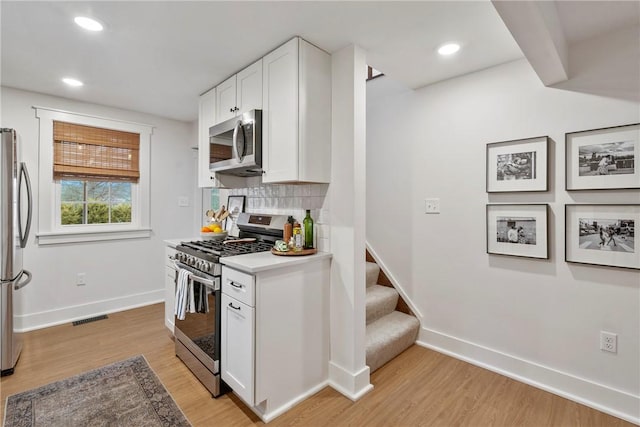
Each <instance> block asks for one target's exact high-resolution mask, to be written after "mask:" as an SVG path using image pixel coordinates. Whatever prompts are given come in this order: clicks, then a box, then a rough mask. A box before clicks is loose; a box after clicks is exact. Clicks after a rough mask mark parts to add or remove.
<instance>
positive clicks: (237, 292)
mask: <svg viewBox="0 0 640 427" xmlns="http://www.w3.org/2000/svg"><path fill="white" fill-rule="evenodd" d="M264 256H273V255H271V254H263V255H260V254H251V255H241V256H238V257H230V258H229V259H232V258H236V259H242V258H243V257H246V259H248V260H251V259H252V257H254V258H253V259H258V258H260V257H264ZM279 258H285V257H279ZM287 258H299V257H287ZM221 262H222V263H223V264H224V263H225V258H221ZM287 262H289V261H287ZM234 267H236V265H234ZM239 268H240V267H236V268H231V267H229V266H227V265H223V266H222V301H221V303H222V319H221V326H222V331H221V347H222V348H221V357H220V364H221V372H222V374H221V375H222V379H223V380H224V381H225V382H226V383H227V384H228V385H229V386H230V387H231V388H232V389H233V391H234V392H235V393H236V394H237V395H238V396H239V397H240V398H241V399H242V400H243V401H244V402H245V403H246V404H247V405H248V406H249V407H250V408H251V409H252V410H253V411H254V412H255V413H256V414H257V415H258V416H259V417H260V418H261V419H262V420H263V421H264V422H268V421H270V420H271V419H273V418H275V417H276V416H278V415H280V414H282V413H284V412H285V411H287V410H288V409H290V408H291V407H292V406H294V405H295V404H297V403H299V402H301V401H302V400H304V399H306V398H307V397H309V396H311V395H312V394H314V393H317V392H318V391H319V390H321V389H322V388H323V387H325V386H326V385H327V382H328V365H329V280H330V279H329V269H330V256H329V255H326V256H324V257H323V256H319V257H317V258H311V257H310V258H309V259H308V261H306V262H302V263H300V262H299V260H298V261H297V262H294V261H290V264H286V265H283V266H278V267H276V268H269V269H266V270H261V271H257V272H255V273H253V274H251V273H250V268H248V271H240V269H239Z"/></svg>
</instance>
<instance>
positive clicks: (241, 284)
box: [222, 266, 256, 307]
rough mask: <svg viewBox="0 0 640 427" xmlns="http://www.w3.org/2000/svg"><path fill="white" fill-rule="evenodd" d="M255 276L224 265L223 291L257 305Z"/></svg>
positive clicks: (244, 301) (242, 300)
mask: <svg viewBox="0 0 640 427" xmlns="http://www.w3.org/2000/svg"><path fill="white" fill-rule="evenodd" d="M255 280H256V279H255V276H252V275H251V274H247V273H243V272H241V271H238V270H234V269H233V268H229V267H227V266H222V293H224V294H227V295H229V296H232V297H233V298H235V299H237V300H238V301H240V302H243V303H245V304H247V305H248V306H251V307H254V306H255Z"/></svg>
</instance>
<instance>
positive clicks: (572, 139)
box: [565, 123, 640, 191]
mask: <svg viewBox="0 0 640 427" xmlns="http://www.w3.org/2000/svg"><path fill="white" fill-rule="evenodd" d="M565 151H566V163H567V165H566V171H565V174H566V176H565V188H566V189H567V190H569V191H571V190H609V189H631V188H640V170H639V169H638V165H637V162H636V160H637V159H638V157H639V156H640V123H636V124H631V125H624V126H616V127H610V128H603V129H592V130H585V131H580V132H571V133H567V134H566V135H565Z"/></svg>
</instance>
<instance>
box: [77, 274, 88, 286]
mask: <svg viewBox="0 0 640 427" xmlns="http://www.w3.org/2000/svg"><path fill="white" fill-rule="evenodd" d="M86 284H87V274H86V273H78V276H77V277H76V285H78V286H84V285H86Z"/></svg>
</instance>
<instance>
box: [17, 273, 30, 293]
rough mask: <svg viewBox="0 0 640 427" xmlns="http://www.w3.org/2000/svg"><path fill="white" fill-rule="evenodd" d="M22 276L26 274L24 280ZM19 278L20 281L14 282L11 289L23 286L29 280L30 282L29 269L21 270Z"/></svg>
mask: <svg viewBox="0 0 640 427" xmlns="http://www.w3.org/2000/svg"><path fill="white" fill-rule="evenodd" d="M23 276H27V278H26V280H24V281H22V278H23ZM20 280H21V281H19V282H18V283H16V284H15V286H14V287H13V289H15V290H16V291H17V290H19V289H22V288H24V287H25V286H27V285H28V284H29V282H31V272H30V271H29V270H22V274H21V275H20Z"/></svg>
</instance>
